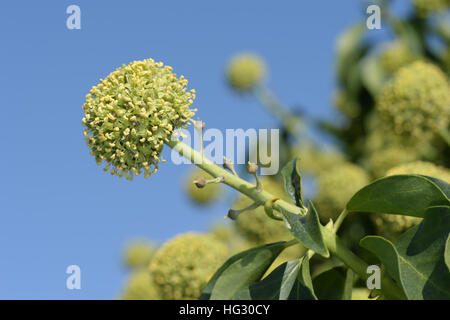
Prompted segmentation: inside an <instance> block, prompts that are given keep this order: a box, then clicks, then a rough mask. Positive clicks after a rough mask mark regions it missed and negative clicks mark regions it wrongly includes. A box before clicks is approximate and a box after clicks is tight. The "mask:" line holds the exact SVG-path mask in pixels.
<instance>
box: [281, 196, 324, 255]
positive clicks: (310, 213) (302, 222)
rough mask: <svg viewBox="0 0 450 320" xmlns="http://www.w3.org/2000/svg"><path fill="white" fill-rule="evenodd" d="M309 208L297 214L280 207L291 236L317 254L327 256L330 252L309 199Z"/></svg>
mask: <svg viewBox="0 0 450 320" xmlns="http://www.w3.org/2000/svg"><path fill="white" fill-rule="evenodd" d="M308 204H309V208H308V209H307V210H306V209H305V210H302V212H305V213H304V214H297V213H292V212H289V211H287V210H286V209H283V208H281V209H280V211H281V214H282V215H283V218H284V221H285V222H286V224H287V226H288V228H289V230H290V231H291V233H292V234H293V236H294V237H295V238H296V239H298V240H299V241H300V242H301V243H302V244H303V245H304V246H305V247H307V248H308V249H311V250H313V251H315V252H317V253H318V254H320V255H322V256H324V257H327V258H328V257H329V256H330V253H329V252H328V248H327V247H326V245H325V243H324V240H323V235H322V231H321V229H320V222H319V215H318V214H317V211H316V208H314V205H313V204H312V202H311V201H308Z"/></svg>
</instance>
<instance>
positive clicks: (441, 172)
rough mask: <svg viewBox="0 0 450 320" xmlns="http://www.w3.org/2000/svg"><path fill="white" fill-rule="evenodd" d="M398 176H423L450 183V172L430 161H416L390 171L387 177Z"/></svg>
mask: <svg viewBox="0 0 450 320" xmlns="http://www.w3.org/2000/svg"><path fill="white" fill-rule="evenodd" d="M397 174H421V175H424V176H429V177H435V178H438V179H441V180H443V181H445V182H447V183H450V170H449V169H447V168H445V167H442V166H438V165H435V164H434V163H432V162H428V161H415V162H410V163H405V164H402V165H399V166H397V167H394V168H392V169H390V170H389V171H388V172H387V173H386V176H393V175H397Z"/></svg>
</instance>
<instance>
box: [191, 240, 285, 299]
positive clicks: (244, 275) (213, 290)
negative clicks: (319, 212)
mask: <svg viewBox="0 0 450 320" xmlns="http://www.w3.org/2000/svg"><path fill="white" fill-rule="evenodd" d="M284 248H286V242H285V241H282V242H276V243H271V244H266V245H263V246H260V247H256V248H252V249H249V250H246V251H243V252H241V253H238V254H236V255H234V256H232V257H231V258H229V259H228V260H227V261H226V262H225V263H224V264H223V265H222V266H221V267H220V268H219V270H217V271H216V273H215V274H214V275H213V277H212V278H211V280H210V281H209V282H208V284H207V285H206V287H205V288H204V289H203V292H202V294H201V296H200V298H199V299H200V300H208V299H211V300H215V299H221V300H228V299H231V298H232V297H233V296H234V295H235V294H236V293H237V292H238V291H239V290H240V289H241V288H242V287H245V286H248V285H250V284H252V283H254V282H256V281H258V280H260V279H261V278H262V276H263V275H264V273H265V272H266V271H267V269H268V268H269V267H270V265H271V264H272V262H273V261H274V260H275V259H276V258H277V257H278V255H279V254H280V252H281V251H283V249H284Z"/></svg>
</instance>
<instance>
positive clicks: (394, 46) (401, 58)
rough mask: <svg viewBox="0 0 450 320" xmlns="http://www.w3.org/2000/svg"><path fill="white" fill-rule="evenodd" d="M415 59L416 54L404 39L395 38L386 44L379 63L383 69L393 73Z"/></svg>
mask: <svg viewBox="0 0 450 320" xmlns="http://www.w3.org/2000/svg"><path fill="white" fill-rule="evenodd" d="M416 59H417V56H416V55H415V54H414V53H413V52H412V51H411V49H410V48H408V46H407V44H406V43H405V41H401V40H396V41H393V42H390V43H388V44H387V45H386V47H385V49H384V51H383V52H382V53H381V56H380V64H381V66H382V68H383V70H384V71H386V72H387V73H393V72H395V71H397V70H398V69H400V68H401V67H403V66H405V65H407V64H409V63H411V62H413V61H414V60H416Z"/></svg>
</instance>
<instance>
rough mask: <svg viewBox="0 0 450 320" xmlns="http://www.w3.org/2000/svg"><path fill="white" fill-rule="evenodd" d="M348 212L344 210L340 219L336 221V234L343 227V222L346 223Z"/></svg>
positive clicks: (334, 228)
mask: <svg viewBox="0 0 450 320" xmlns="http://www.w3.org/2000/svg"><path fill="white" fill-rule="evenodd" d="M347 215H348V211H347V209H344V210H343V211H342V212H341V214H340V215H339V217H338V218H337V219H336V222H335V223H334V227H333V231H334V233H337V232H338V230H339V228H340V227H341V224H342V222H344V219H345V218H346V217H347Z"/></svg>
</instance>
